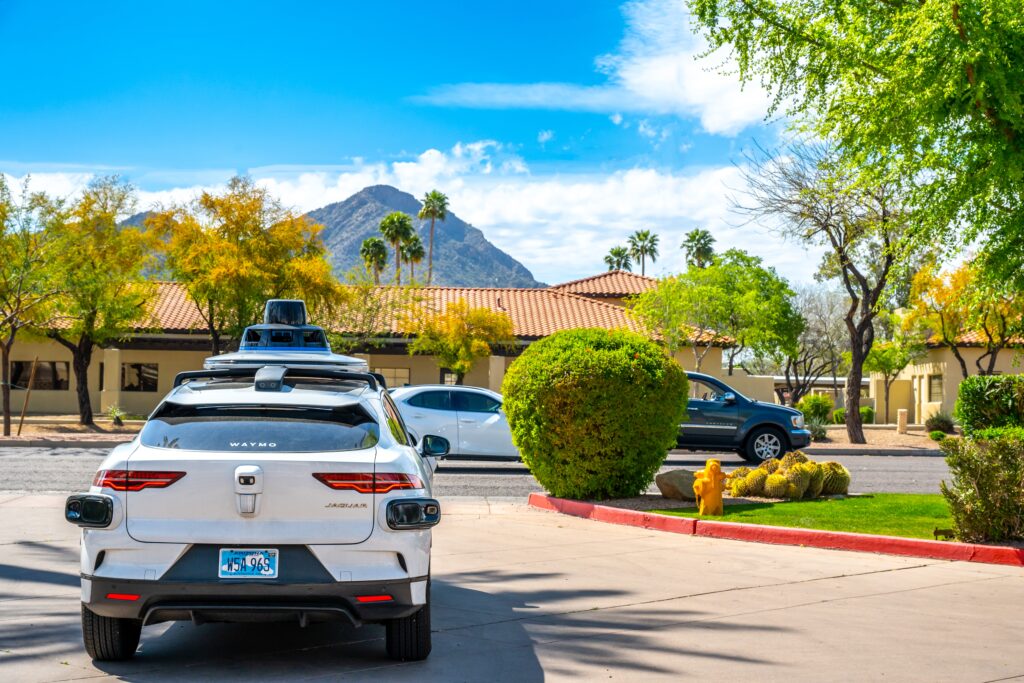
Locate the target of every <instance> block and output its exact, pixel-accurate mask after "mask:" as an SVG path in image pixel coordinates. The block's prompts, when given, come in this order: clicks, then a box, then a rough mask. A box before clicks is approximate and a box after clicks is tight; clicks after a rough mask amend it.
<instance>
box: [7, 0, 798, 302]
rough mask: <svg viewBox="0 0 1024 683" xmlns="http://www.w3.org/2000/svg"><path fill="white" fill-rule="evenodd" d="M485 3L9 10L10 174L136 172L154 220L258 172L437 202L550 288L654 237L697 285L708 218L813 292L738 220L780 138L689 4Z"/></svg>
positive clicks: (292, 185)
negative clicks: (647, 232)
mask: <svg viewBox="0 0 1024 683" xmlns="http://www.w3.org/2000/svg"><path fill="white" fill-rule="evenodd" d="M469 6H470V5H468V4H467V3H463V2H442V1H438V2H434V3H413V2H376V3H347V2H346V3H343V2H322V3H290V4H288V3H280V2H277V3H271V2H245V3H242V2H237V3H227V2H223V3H221V2H214V3H211V2H206V3H198V2H197V3H186V2H178V3H174V4H173V5H171V4H164V5H158V4H157V3H113V2H110V3H72V2H67V3H39V2H23V1H19V0H13V1H12V0H6V1H5V0H0V59H2V60H3V63H4V64H5V65H7V69H5V82H4V87H3V89H2V90H0V141H2V145H0V171H3V172H5V173H6V174H8V175H9V176H11V177H12V179H15V180H17V179H21V178H22V177H23V176H25V175H26V174H31V175H32V178H33V180H32V182H33V186H34V187H36V188H37V189H47V190H49V191H51V192H55V193H73V192H74V191H76V190H77V189H79V188H80V187H81V186H82V185H83V184H84V183H85V182H87V181H88V178H89V177H91V176H92V175H93V174H96V173H106V172H114V171H116V172H119V173H121V174H122V175H124V176H125V177H127V178H128V179H130V180H131V181H132V182H134V183H135V184H136V185H137V186H138V187H139V189H140V191H141V193H140V197H141V202H142V204H143V205H147V204H152V203H165V204H166V203H169V202H172V201H182V200H184V199H187V198H188V196H190V195H191V194H193V193H194V192H196V191H197V190H198V189H199V188H201V187H216V186H217V185H218V184H220V183H223V182H224V180H226V179H227V178H228V177H230V175H232V174H233V173H238V172H241V173H249V174H251V175H253V176H254V177H255V178H257V180H259V181H260V182H262V183H265V184H267V185H268V186H269V187H271V188H272V189H273V190H274V191H275V192H277V193H278V194H280V196H281V197H282V199H283V200H284V201H286V202H288V203H290V204H292V205H294V206H296V207H299V208H302V209H312V208H315V207H317V206H321V205H323V204H326V203H329V202H331V201H338V200H340V199H344V198H345V197H346V196H348V195H349V194H351V193H352V192H354V191H356V190H358V189H360V188H361V187H362V186H364V185H366V184H372V183H375V182H387V183H389V184H395V185H397V186H399V187H400V188H402V189H405V190H407V191H410V192H413V193H415V194H417V195H420V194H422V193H423V192H425V191H426V190H428V189H432V188H433V187H437V188H439V189H441V190H442V191H445V192H447V193H448V194H449V195H450V196H451V198H452V208H453V210H454V211H455V212H456V213H458V214H459V215H460V216H461V217H463V218H465V219H467V220H470V221H471V222H473V223H474V224H475V225H477V226H478V227H480V228H481V229H482V230H484V232H485V234H486V235H487V236H488V238H490V239H491V240H492V241H494V242H495V243H497V244H498V245H499V246H500V247H501V248H503V249H505V250H506V251H508V252H509V253H511V254H512V255H513V256H515V257H516V258H518V259H520V260H521V261H523V262H524V263H525V264H526V265H527V267H529V268H530V269H531V270H532V271H533V272H534V274H535V275H536V276H537V277H538V278H539V279H542V280H546V281H549V282H553V281H558V280H560V279H568V278H570V277H578V276H584V275H588V274H592V273H594V272H596V271H599V270H600V269H601V268H602V263H601V257H602V256H603V254H604V253H605V252H606V251H607V248H608V247H610V246H613V245H614V244H617V243H620V242H622V241H624V238H625V235H627V234H629V233H630V232H632V230H634V229H636V228H639V227H648V228H652V229H654V230H655V231H656V232H659V233H660V234H661V235H662V253H663V257H662V258H661V259H659V261H658V262H657V263H656V264H655V266H654V268H653V272H654V273H655V274H659V273H662V272H671V271H673V270H678V269H680V268H681V267H682V264H681V254H679V253H678V249H677V246H678V243H679V241H680V240H681V236H682V233H683V232H685V231H686V230H688V229H692V228H693V227H697V226H700V227H708V228H710V229H711V230H712V232H713V233H714V234H715V235H716V237H718V239H719V242H720V244H721V245H722V246H723V247H727V246H748V247H749V245H750V244H751V238H752V235H754V234H756V235H757V236H758V237H757V241H760V242H765V240H767V242H765V244H766V246H765V248H764V249H762V251H761V255H762V256H764V257H765V258H766V260H768V261H769V262H770V263H772V264H774V265H776V266H777V267H778V268H779V269H780V270H781V271H783V272H784V274H787V275H789V276H790V277H791V278H793V279H796V280H801V279H807V277H808V276H809V274H810V268H809V267H808V265H807V257H806V255H805V254H804V253H803V251H802V250H800V249H798V248H795V247H794V246H793V245H783V244H782V243H781V242H780V241H779V240H778V238H775V237H771V236H768V235H766V234H765V233H764V231H759V230H758V229H757V228H754V227H752V226H745V225H740V223H741V222H742V219H741V218H740V217H738V216H735V215H730V212H729V210H728V201H727V198H728V196H729V194H730V193H732V194H735V193H736V191H737V189H741V188H738V187H737V183H739V182H740V179H739V174H738V173H737V171H736V168H735V166H734V164H735V163H737V162H739V161H741V160H742V157H741V150H742V149H743V148H744V147H746V146H748V145H749V144H750V143H751V141H752V140H754V139H757V140H760V141H762V142H769V143H770V142H771V141H772V140H773V139H774V136H775V134H776V133H775V130H774V127H773V126H770V125H765V124H764V121H763V119H764V116H765V113H766V112H765V103H766V99H765V96H764V94H763V93H762V92H760V91H759V90H758V89H757V88H747V89H746V90H742V91H741V90H740V88H739V85H738V84H737V83H736V82H735V79H734V78H732V77H729V76H722V75H719V74H717V73H716V71H715V66H716V65H717V64H719V63H721V60H715V59H712V60H704V61H698V60H697V59H696V58H695V55H696V54H697V53H698V52H700V50H701V49H702V45H701V44H700V43H699V42H698V41H697V40H696V39H695V38H694V37H693V36H692V35H691V34H690V32H689V30H688V25H687V17H686V15H685V11H684V6H683V4H682V2H681V1H680V0H639V1H637V2H631V3H626V4H622V3H619V2H599V1H597V0H578V1H576V2H554V3H553V2H550V1H548V2H534V1H532V0H525V1H520V2H516V3H475V4H474V5H472V7H473V10H472V11H471V12H470V11H467V10H466V8H467V7H469ZM753 251H757V250H753ZM812 267H813V264H811V268H812Z"/></svg>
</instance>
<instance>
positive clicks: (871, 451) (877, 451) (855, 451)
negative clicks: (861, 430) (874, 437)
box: [800, 446, 943, 458]
mask: <svg viewBox="0 0 1024 683" xmlns="http://www.w3.org/2000/svg"><path fill="white" fill-rule="evenodd" d="M800 452H802V453H806V454H807V455H818V456H822V455H881V456H886V457H900V456H908V455H917V456H926V457H930V458H941V457H943V456H942V451H940V450H939V449H937V448H926V449H922V450H919V451H908V450H906V449H896V448H814V447H813V446H812V447H811V448H801V449H800Z"/></svg>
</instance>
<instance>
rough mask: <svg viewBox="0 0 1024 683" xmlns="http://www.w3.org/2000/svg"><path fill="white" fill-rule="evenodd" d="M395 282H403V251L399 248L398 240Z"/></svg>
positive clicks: (396, 243)
mask: <svg viewBox="0 0 1024 683" xmlns="http://www.w3.org/2000/svg"><path fill="white" fill-rule="evenodd" d="M393 246H394V247H395V284H396V285H400V284H402V252H401V251H400V250H399V246H398V242H395V243H394V245H393Z"/></svg>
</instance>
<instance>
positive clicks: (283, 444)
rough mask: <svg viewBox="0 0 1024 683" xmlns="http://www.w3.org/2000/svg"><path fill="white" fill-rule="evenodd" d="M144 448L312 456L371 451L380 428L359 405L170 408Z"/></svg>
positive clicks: (152, 425) (144, 436) (156, 419)
mask: <svg viewBox="0 0 1024 683" xmlns="http://www.w3.org/2000/svg"><path fill="white" fill-rule="evenodd" d="M139 439H140V440H141V442H142V445H144V446H151V447H154V448H175V449H181V450H186V451H242V452H251V451H257V452H267V451H280V452H291V453H311V452H323V451H353V450H359V449H362V448H370V447H371V446H374V445H376V443H377V441H378V440H379V439H380V428H379V427H378V425H377V423H376V422H375V421H374V419H373V418H372V417H370V416H369V415H368V414H367V413H366V412H365V411H364V410H363V409H362V408H361V407H359V406H344V407H336V408H309V407H283V406H230V405H229V406H183V405H179V404H175V403H165V404H164V405H163V406H161V407H160V409H159V410H158V411H157V413H156V414H154V415H153V417H151V418H150V419H149V421H148V422H147V423H146V426H145V427H143V428H142V432H141V433H140V435H139Z"/></svg>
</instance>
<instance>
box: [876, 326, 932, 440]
mask: <svg viewBox="0 0 1024 683" xmlns="http://www.w3.org/2000/svg"><path fill="white" fill-rule="evenodd" d="M894 329H896V330H899V329H901V328H900V327H898V323H897V325H896V326H894ZM924 353H925V346H924V343H923V342H921V341H920V340H919V339H917V338H916V337H914V336H910V335H906V334H902V333H899V334H897V335H896V336H895V337H894V338H893V339H890V340H888V341H880V342H875V344H874V345H873V346H872V347H871V351H869V352H868V355H867V357H866V358H865V359H864V370H865V371H867V372H877V373H879V374H880V375H882V381H883V382H884V384H885V389H884V394H885V396H884V403H885V408H884V412H883V413H882V415H883V420H884V423H885V424H889V391H890V389H892V385H893V382H895V381H896V378H897V377H899V374H900V373H901V372H903V369H904V368H906V367H907V366H908V365H910V364H911V363H913V362H914V361H915V360H917V359H919V358H921V356H923V355H924Z"/></svg>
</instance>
